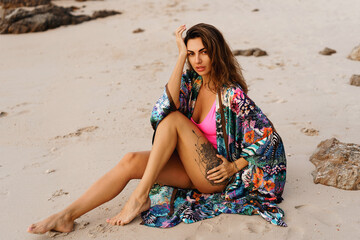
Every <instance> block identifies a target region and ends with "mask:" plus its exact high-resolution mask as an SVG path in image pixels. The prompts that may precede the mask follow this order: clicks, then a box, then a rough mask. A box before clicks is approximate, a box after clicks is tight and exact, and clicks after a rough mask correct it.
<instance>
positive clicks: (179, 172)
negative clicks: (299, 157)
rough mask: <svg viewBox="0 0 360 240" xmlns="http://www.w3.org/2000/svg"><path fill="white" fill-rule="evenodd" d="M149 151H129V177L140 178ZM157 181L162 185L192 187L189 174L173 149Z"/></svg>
mask: <svg viewBox="0 0 360 240" xmlns="http://www.w3.org/2000/svg"><path fill="white" fill-rule="evenodd" d="M150 152H151V151H143V152H134V153H130V155H131V157H130V159H129V160H130V162H131V165H132V169H133V170H132V171H131V172H132V174H131V179H141V178H142V176H143V174H144V172H145V168H146V165H147V162H148V160H149V156H150ZM156 182H157V183H159V184H162V185H168V186H173V187H179V188H188V189H192V188H194V186H193V184H192V182H191V180H190V178H189V176H188V175H187V173H186V171H185V168H184V166H183V164H182V162H181V160H180V157H179V155H178V153H177V151H175V152H174V153H173V154H172V156H171V157H170V159H169V161H168V162H167V163H166V165H165V166H164V168H163V169H162V170H161V171H160V174H159V176H158V178H157V180H156Z"/></svg>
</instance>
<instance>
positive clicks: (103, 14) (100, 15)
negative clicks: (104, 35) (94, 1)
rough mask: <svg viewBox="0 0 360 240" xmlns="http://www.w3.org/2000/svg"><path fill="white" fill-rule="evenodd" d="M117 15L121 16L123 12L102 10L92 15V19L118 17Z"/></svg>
mask: <svg viewBox="0 0 360 240" xmlns="http://www.w3.org/2000/svg"><path fill="white" fill-rule="evenodd" d="M116 14H121V12H118V11H114V10H111V11H108V10H100V11H95V12H94V13H93V15H92V19H96V18H105V17H108V16H112V15H116Z"/></svg>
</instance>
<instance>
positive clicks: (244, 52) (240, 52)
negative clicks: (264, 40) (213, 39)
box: [233, 48, 267, 57]
mask: <svg viewBox="0 0 360 240" xmlns="http://www.w3.org/2000/svg"><path fill="white" fill-rule="evenodd" d="M233 54H234V55H235V56H239V55H241V56H255V57H261V56H267V53H266V52H265V51H264V50H261V49H260V48H250V49H246V50H234V51H233Z"/></svg>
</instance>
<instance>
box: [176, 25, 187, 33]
mask: <svg viewBox="0 0 360 240" xmlns="http://www.w3.org/2000/svg"><path fill="white" fill-rule="evenodd" d="M185 29H186V27H185V24H184V25H181V26H180V27H178V28H177V29H176V31H175V33H180V32H183V31H185Z"/></svg>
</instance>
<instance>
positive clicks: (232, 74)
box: [184, 23, 248, 93]
mask: <svg viewBox="0 0 360 240" xmlns="http://www.w3.org/2000/svg"><path fill="white" fill-rule="evenodd" d="M198 37H199V38H201V40H202V42H203V44H204V47H205V48H206V50H207V52H208V55H209V57H210V60H211V71H210V81H213V83H214V85H215V88H216V90H218V89H220V88H221V87H222V86H223V85H225V86H227V87H231V86H234V85H237V84H239V85H240V86H241V88H242V90H243V91H244V92H245V93H247V92H248V86H247V84H246V82H245V79H244V77H243V75H242V72H241V67H240V64H239V63H238V61H237V60H236V58H235V56H234V54H233V53H232V51H231V50H230V47H229V45H228V44H227V42H226V41H225V39H224V37H223V35H222V33H221V32H220V31H219V30H218V29H216V28H215V27H214V26H212V25H209V24H206V23H199V24H196V25H194V26H192V27H191V28H189V30H187V32H186V36H185V39H184V42H185V45H187V42H188V41H189V39H194V38H198ZM187 65H188V68H189V69H190V70H193V71H194V69H193V67H192V66H191V64H190V63H189V61H187Z"/></svg>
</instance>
